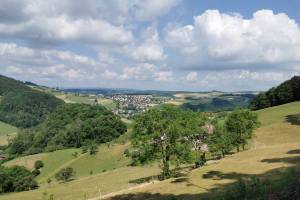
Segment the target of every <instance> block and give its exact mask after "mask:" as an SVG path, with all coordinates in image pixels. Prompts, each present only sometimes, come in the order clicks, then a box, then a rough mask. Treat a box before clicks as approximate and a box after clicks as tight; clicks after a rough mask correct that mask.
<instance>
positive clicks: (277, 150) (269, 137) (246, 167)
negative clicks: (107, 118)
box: [0, 102, 300, 200]
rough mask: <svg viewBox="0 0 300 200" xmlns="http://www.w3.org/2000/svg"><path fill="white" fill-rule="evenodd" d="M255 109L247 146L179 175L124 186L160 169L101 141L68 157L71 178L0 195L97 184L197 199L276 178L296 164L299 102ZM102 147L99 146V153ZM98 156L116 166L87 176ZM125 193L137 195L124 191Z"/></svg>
mask: <svg viewBox="0 0 300 200" xmlns="http://www.w3.org/2000/svg"><path fill="white" fill-rule="evenodd" d="M258 114H259V119H260V121H261V123H262V127H261V128H259V129H258V130H257V131H256V137H255V139H254V140H253V142H252V148H251V149H250V150H247V151H244V152H240V153H237V154H233V155H229V156H227V157H226V158H225V159H223V160H219V161H215V162H212V163H210V164H208V165H206V166H204V167H202V168H200V169H195V170H192V171H188V172H187V173H186V174H185V175H183V176H181V177H179V178H172V179H169V180H166V181H161V182H156V183H154V184H146V185H145V186H143V187H137V188H134V189H130V190H126V189H128V188H131V187H133V186H135V185H136V183H139V182H143V181H142V179H147V177H151V176H153V175H157V174H158V173H159V172H160V169H159V168H158V167H157V166H152V167H151V166H147V167H143V168H142V167H122V166H123V164H125V163H126V162H127V161H126V159H123V158H122V157H121V156H120V157H119V158H118V155H117V154H118V153H122V150H121V149H122V148H123V147H118V148H119V149H118V148H116V149H112V150H111V151H108V149H105V147H102V148H103V149H101V148H100V151H99V154H98V155H97V156H96V157H95V158H94V160H93V159H90V158H89V157H85V156H83V157H80V158H78V159H77V160H76V161H74V162H72V163H71V166H73V167H74V168H75V169H76V170H77V171H78V173H79V174H78V176H79V177H78V178H76V179H75V180H74V181H71V182H69V183H65V184H59V183H56V182H53V183H51V185H48V184H42V185H41V187H40V188H39V189H37V190H34V191H29V192H21V193H14V194H6V195H2V196H0V200H38V199H42V198H43V193H44V194H45V192H46V193H47V195H50V194H53V195H54V198H55V200H60V199H61V200H62V199H63V200H71V199H72V200H79V199H86V198H93V197H97V196H99V189H100V192H101V194H103V195H105V194H108V193H112V192H117V191H120V190H122V192H124V194H118V196H116V197H112V198H111V199H118V200H119V199H121V200H125V199H153V200H154V199H159V200H163V199H172V198H173V199H187V200H196V199H197V200H198V199H201V198H204V197H207V198H208V197H209V196H210V195H211V194H213V189H218V188H219V189H222V188H223V187H226V186H228V185H229V184H231V183H233V182H236V181H237V179H238V177H244V178H245V177H246V178H248V177H250V176H252V175H259V176H262V177H273V178H276V175H277V174H278V171H277V170H279V169H286V168H288V167H291V166H298V167H299V166H300V155H299V152H300V151H299V149H300V124H297V120H296V118H297V116H298V115H299V114H300V102H295V103H291V104H287V105H282V106H278V107H273V108H268V109H265V110H261V111H258ZM100 152H103V154H102V156H101V153H100ZM109 152H110V153H111V156H112V157H114V159H115V157H116V159H115V160H114V159H112V158H110V156H108V155H105V154H109ZM106 157H107V158H106ZM120 158H121V159H120ZM101 159H103V160H101ZM98 161H99V162H98ZM102 162H107V163H110V164H107V166H115V167H116V169H115V170H112V171H107V172H104V173H99V174H97V175H96V174H95V175H92V176H86V175H88V174H87V173H89V171H90V168H91V167H95V166H97V165H99V166H100V165H101V163H102ZM118 162H120V163H122V162H124V163H123V164H118ZM98 163H99V164H98ZM116 163H117V164H116ZM118 167H120V168H118ZM106 168H109V167H106ZM113 168H114V167H113ZM101 169H103V167H102V166H101V167H99V168H97V169H96V168H94V170H95V173H96V172H101ZM97 170H99V171H97ZM126 193H131V194H135V196H134V197H132V196H130V197H128V196H127V194H126Z"/></svg>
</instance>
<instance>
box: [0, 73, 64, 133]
mask: <svg viewBox="0 0 300 200" xmlns="http://www.w3.org/2000/svg"><path fill="white" fill-rule="evenodd" d="M61 104H63V101H62V100H60V99H57V98H56V97H55V96H53V95H50V94H46V93H43V92H40V91H38V90H35V89H32V88H30V87H28V86H26V85H25V84H24V83H23V82H21V81H16V80H14V79H11V78H7V77H5V76H1V75H0V120H1V121H3V122H6V123H9V124H12V125H14V126H17V127H20V128H28V127H32V126H35V125H37V124H39V123H40V122H42V121H43V120H44V119H45V116H46V115H47V114H49V113H51V112H52V111H54V110H55V109H56V107H57V106H59V105H61Z"/></svg>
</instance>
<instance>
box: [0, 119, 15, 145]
mask: <svg viewBox="0 0 300 200" xmlns="http://www.w3.org/2000/svg"><path fill="white" fill-rule="evenodd" d="M17 132H18V128H16V127H14V126H11V125H9V124H7V123H4V122H1V121H0V145H6V144H7V139H8V138H11V137H14V136H15V135H16V133H17Z"/></svg>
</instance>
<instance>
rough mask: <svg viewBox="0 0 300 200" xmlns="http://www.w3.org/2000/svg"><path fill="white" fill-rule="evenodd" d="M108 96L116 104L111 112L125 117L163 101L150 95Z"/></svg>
mask: <svg viewBox="0 0 300 200" xmlns="http://www.w3.org/2000/svg"><path fill="white" fill-rule="evenodd" d="M109 98H110V99H111V100H113V101H114V102H115V103H116V105H117V106H116V109H114V110H113V112H114V113H116V114H118V115H121V116H122V117H125V118H131V117H132V116H133V115H134V114H136V113H140V112H145V111H146V110H147V109H148V108H149V107H152V106H155V105H157V104H160V103H163V102H164V99H163V98H159V99H158V98H157V97H153V96H152V95H129V94H120V95H119V94H118V95H112V96H110V97H109Z"/></svg>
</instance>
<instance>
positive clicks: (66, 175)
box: [55, 167, 75, 182]
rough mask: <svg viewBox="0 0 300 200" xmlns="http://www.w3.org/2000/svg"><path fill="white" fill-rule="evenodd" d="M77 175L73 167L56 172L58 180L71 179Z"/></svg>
mask: <svg viewBox="0 0 300 200" xmlns="http://www.w3.org/2000/svg"><path fill="white" fill-rule="evenodd" d="M74 175H75V171H74V169H73V168H72V167H67V168H63V169H61V170H60V171H59V172H57V173H56V174H55V178H56V180H58V181H63V182H66V181H70V180H71V178H72V177H73V176H74Z"/></svg>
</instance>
